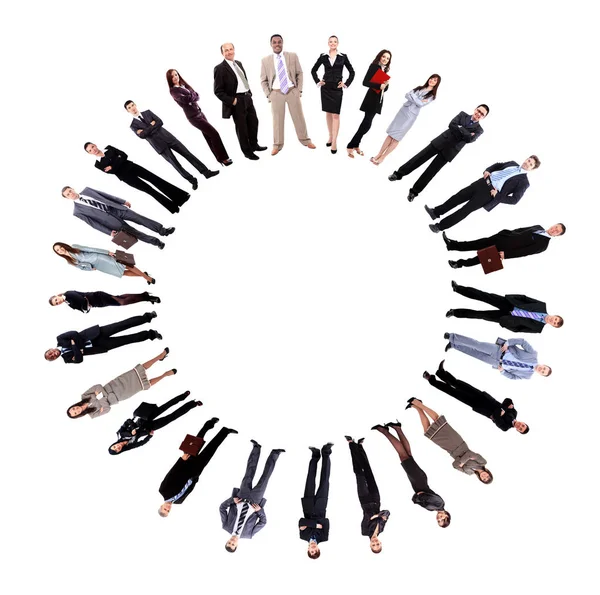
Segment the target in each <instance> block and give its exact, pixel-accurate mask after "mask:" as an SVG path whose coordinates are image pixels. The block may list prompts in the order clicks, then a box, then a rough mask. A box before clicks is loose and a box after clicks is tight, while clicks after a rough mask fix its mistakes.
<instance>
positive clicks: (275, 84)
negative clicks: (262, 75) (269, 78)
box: [273, 52, 294, 91]
mask: <svg viewBox="0 0 600 595" xmlns="http://www.w3.org/2000/svg"><path fill="white" fill-rule="evenodd" d="M279 56H281V61H282V62H283V69H284V70H285V76H286V77H287V80H288V89H291V88H292V87H293V86H294V83H293V81H292V79H291V78H290V73H289V72H288V69H287V66H286V64H285V56H284V55H283V52H281V54H273V64H274V65H275V80H274V81H273V89H277V90H278V91H279V89H280V88H281V86H280V84H279V71H278V70H277V65H278V64H279Z"/></svg>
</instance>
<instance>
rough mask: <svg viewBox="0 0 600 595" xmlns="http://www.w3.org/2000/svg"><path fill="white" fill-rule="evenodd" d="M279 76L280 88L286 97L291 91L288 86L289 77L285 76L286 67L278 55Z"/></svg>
mask: <svg viewBox="0 0 600 595" xmlns="http://www.w3.org/2000/svg"><path fill="white" fill-rule="evenodd" d="M277 76H278V77H279V88H280V90H281V92H282V93H283V94H284V95H287V92H288V91H289V90H290V88H289V86H288V77H287V75H286V74H285V66H284V65H283V60H282V59H281V54H277Z"/></svg>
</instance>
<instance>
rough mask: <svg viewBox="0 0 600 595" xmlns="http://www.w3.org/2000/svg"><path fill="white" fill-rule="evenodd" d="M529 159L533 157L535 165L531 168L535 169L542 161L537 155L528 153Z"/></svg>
mask: <svg viewBox="0 0 600 595" xmlns="http://www.w3.org/2000/svg"><path fill="white" fill-rule="evenodd" d="M529 159H533V160H534V161H535V167H534V168H533V169H537V168H538V167H539V166H540V165H542V162H541V161H540V158H539V157H538V156H537V155H529Z"/></svg>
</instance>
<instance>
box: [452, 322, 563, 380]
mask: <svg viewBox="0 0 600 595" xmlns="http://www.w3.org/2000/svg"><path fill="white" fill-rule="evenodd" d="M444 339H447V340H448V345H446V351H448V350H449V349H456V351H460V352H461V353H464V354H466V355H470V356H471V357H474V358H475V359H478V360H479V361H482V362H484V363H486V364H490V365H491V366H492V368H495V369H496V370H499V371H500V374H502V376H504V377H505V378H508V379H510V380H528V379H529V378H531V377H532V376H533V374H534V373H537V374H539V375H540V376H550V374H552V368H550V366H546V365H545V364H538V357H537V351H536V350H535V349H534V348H533V347H532V346H531V345H530V344H529V343H528V342H527V341H525V339H521V338H520V337H517V338H514V339H508V341H506V340H505V339H500V338H498V339H497V340H496V342H495V343H484V342H482V341H476V340H475V339H471V338H470V337H465V336H464V335H459V334H457V333H445V334H444Z"/></svg>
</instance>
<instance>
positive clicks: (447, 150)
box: [388, 103, 490, 202]
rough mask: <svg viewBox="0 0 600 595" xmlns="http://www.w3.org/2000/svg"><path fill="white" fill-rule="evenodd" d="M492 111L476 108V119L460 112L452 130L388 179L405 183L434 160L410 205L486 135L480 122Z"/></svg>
mask: <svg viewBox="0 0 600 595" xmlns="http://www.w3.org/2000/svg"><path fill="white" fill-rule="evenodd" d="M489 111H490V108H489V107H488V106H487V105H486V104H485V103H482V104H481V105H478V106H477V107H476V108H475V111H474V112H473V115H472V116H469V114H467V113H465V112H460V114H458V115H457V116H455V117H454V118H453V119H452V120H451V122H450V124H448V130H446V131H444V132H442V134H440V135H439V136H436V137H435V138H434V139H433V140H432V141H431V142H430V143H429V144H428V145H427V146H426V147H425V148H424V149H423V150H422V151H421V152H420V153H417V154H416V155H415V156H414V157H413V158H412V159H409V160H408V161H407V162H406V163H405V164H404V165H402V166H400V168H399V169H397V170H396V171H395V172H394V173H393V174H392V175H391V176H388V180H390V181H391V182H394V181H395V180H401V179H402V178H403V177H404V176H406V175H408V174H409V173H410V172H412V171H414V170H415V169H417V168H418V167H420V166H421V165H423V164H424V163H425V162H426V161H429V160H430V159H431V158H432V157H434V160H433V161H432V162H431V163H430V164H429V167H428V168H427V169H426V170H425V171H424V172H423V173H422V174H421V177H420V178H419V179H418V180H417V181H416V182H415V184H414V185H413V187H412V188H411V189H410V191H409V193H408V202H412V201H413V200H414V199H415V198H416V197H417V196H418V195H419V194H420V193H421V192H423V190H424V188H425V186H427V184H429V182H431V180H433V178H434V176H435V175H436V174H437V173H438V172H439V171H440V170H441V169H442V167H444V165H446V163H450V162H451V161H452V160H453V159H454V158H455V157H456V156H457V155H458V154H459V153H460V152H461V150H462V148H463V147H464V146H465V144H466V143H474V142H475V141H476V140H477V139H478V138H479V137H480V136H481V135H482V134H483V128H482V127H481V126H480V125H479V121H480V120H483V118H485V117H486V116H487V115H488V113H489Z"/></svg>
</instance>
